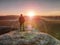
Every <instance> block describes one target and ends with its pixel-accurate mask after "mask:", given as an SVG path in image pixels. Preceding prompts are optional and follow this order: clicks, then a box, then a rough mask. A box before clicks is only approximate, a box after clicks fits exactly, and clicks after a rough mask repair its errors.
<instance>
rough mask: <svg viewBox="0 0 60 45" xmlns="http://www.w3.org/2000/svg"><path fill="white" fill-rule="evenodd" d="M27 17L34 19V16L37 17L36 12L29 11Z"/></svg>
mask: <svg viewBox="0 0 60 45" xmlns="http://www.w3.org/2000/svg"><path fill="white" fill-rule="evenodd" d="M27 15H28V16H29V17H33V16H35V12H34V11H28V12H27Z"/></svg>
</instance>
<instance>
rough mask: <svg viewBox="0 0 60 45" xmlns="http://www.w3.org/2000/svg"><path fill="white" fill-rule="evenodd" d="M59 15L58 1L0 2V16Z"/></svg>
mask: <svg viewBox="0 0 60 45" xmlns="http://www.w3.org/2000/svg"><path fill="white" fill-rule="evenodd" d="M28 11H35V13H36V15H60V0H0V15H19V14H21V13H22V14H24V15H26V12H28Z"/></svg>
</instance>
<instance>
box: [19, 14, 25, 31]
mask: <svg viewBox="0 0 60 45" xmlns="http://www.w3.org/2000/svg"><path fill="white" fill-rule="evenodd" d="M24 22H25V18H24V16H23V15H22V14H21V15H20V17H19V23H20V31H24Z"/></svg>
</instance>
